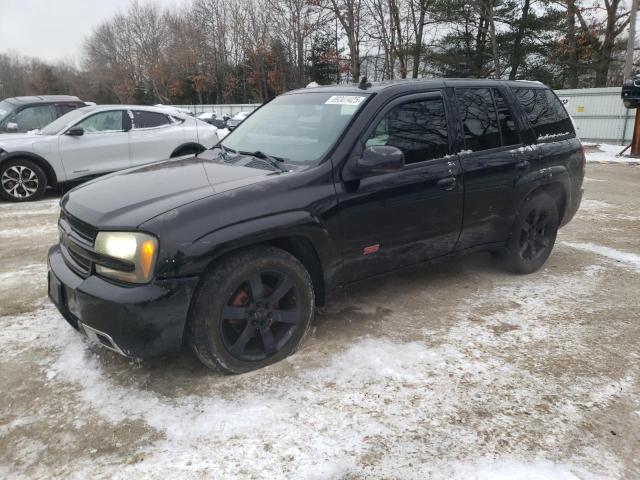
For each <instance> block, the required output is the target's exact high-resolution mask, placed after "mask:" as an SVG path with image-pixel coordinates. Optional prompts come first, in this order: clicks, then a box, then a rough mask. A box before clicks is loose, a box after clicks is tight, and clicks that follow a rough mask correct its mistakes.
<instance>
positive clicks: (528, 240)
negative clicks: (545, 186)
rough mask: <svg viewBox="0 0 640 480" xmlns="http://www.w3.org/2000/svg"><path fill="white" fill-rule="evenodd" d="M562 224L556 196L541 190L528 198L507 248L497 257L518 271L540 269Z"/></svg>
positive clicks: (517, 219)
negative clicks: (554, 197)
mask: <svg viewBox="0 0 640 480" xmlns="http://www.w3.org/2000/svg"><path fill="white" fill-rule="evenodd" d="M559 223H560V222H559V216H558V206H557V204H556V202H555V200H554V199H553V197H551V196H550V195H548V194H547V193H538V194H535V195H534V196H532V197H529V198H527V199H526V200H525V201H524V203H523V205H522V207H521V208H520V212H518V216H517V217H516V220H515V222H514V224H513V228H512V231H511V235H510V236H509V240H508V241H507V246H506V249H505V250H504V251H503V252H500V253H499V254H497V255H495V256H496V257H497V258H499V259H501V261H502V262H503V264H504V265H505V267H506V268H507V269H508V270H510V271H512V272H514V273H521V274H528V273H533V272H535V271H537V270H538V269H540V267H542V265H544V263H545V262H546V261H547V258H549V255H550V254H551V251H552V250H553V245H554V244H555V241H556V237H557V235H558V227H559Z"/></svg>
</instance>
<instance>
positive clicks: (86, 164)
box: [0, 105, 218, 202]
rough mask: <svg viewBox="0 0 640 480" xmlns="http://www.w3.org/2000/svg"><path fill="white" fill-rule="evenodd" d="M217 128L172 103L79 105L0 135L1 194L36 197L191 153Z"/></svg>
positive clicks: (208, 142) (209, 142)
mask: <svg viewBox="0 0 640 480" xmlns="http://www.w3.org/2000/svg"><path fill="white" fill-rule="evenodd" d="M216 132H217V129H216V127H214V126H213V125H209V124H208V123H206V122H203V121H201V120H198V119H196V118H193V117H190V116H189V115H186V114H184V113H182V112H180V111H178V110H176V109H174V108H171V107H142V106H137V105H98V106H89V107H83V108H79V109H77V110H73V111H72V112H69V113H67V114H66V115H63V116H62V117H60V118H58V119H57V120H54V121H53V122H52V123H50V124H49V125H47V126H46V127H44V128H43V129H42V130H39V131H36V132H30V133H27V134H24V133H23V134H6V135H2V137H0V182H1V188H0V195H1V196H2V197H3V198H4V199H6V200H10V201H16V202H22V201H28V200H36V199H37V198H39V197H41V196H42V194H43V193H44V191H45V189H46V188H47V186H51V187H56V186H58V185H60V184H63V183H65V182H77V181H83V180H86V179H89V178H92V177H96V176H99V175H104V174H106V173H110V172H115V171H118V170H123V169H125V168H129V167H135V166H138V165H144V164H147V163H151V162H155V161H158V160H164V159H167V158H170V157H178V156H183V155H193V154H196V153H199V152H201V151H202V150H204V149H207V148H211V147H213V146H214V145H215V144H216V143H218V136H217V134H216Z"/></svg>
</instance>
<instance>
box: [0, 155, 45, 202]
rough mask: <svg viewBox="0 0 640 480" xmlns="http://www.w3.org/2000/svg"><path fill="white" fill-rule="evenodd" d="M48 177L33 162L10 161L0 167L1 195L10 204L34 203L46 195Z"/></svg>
mask: <svg viewBox="0 0 640 480" xmlns="http://www.w3.org/2000/svg"><path fill="white" fill-rule="evenodd" d="M46 189H47V175H46V174H45V173H44V170H43V169H42V168H41V167H40V166H39V165H38V164H36V163H34V162H32V161H31V160H26V159H25V160H22V159H15V160H9V161H8V162H5V163H3V164H2V166H0V195H1V196H2V198H4V199H5V200H8V201H10V202H32V201H34V200H38V199H39V198H40V197H42V195H44V192H45V190H46Z"/></svg>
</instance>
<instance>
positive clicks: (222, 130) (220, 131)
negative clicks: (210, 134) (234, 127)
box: [216, 128, 231, 140]
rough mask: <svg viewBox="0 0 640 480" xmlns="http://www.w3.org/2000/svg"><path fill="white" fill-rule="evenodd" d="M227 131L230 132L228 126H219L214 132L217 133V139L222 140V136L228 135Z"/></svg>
mask: <svg viewBox="0 0 640 480" xmlns="http://www.w3.org/2000/svg"><path fill="white" fill-rule="evenodd" d="M229 133H231V130H229V129H228V128H220V129H218V131H217V132H216V135H218V139H219V140H222V139H223V138H224V137H226V136H227V135H229Z"/></svg>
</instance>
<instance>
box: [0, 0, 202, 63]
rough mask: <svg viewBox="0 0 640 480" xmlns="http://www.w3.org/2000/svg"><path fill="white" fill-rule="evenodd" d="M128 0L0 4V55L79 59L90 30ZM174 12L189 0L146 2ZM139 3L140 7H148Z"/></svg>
mask: <svg viewBox="0 0 640 480" xmlns="http://www.w3.org/2000/svg"><path fill="white" fill-rule="evenodd" d="M130 1H131V0H0V52H3V53H6V52H12V53H19V54H22V55H28V56H32V57H40V58H42V59H44V60H50V61H56V60H71V61H75V60H78V59H79V56H80V53H81V49H82V45H83V41H84V39H85V38H86V37H87V36H88V35H89V34H90V33H91V31H92V29H93V28H94V27H95V26H96V25H98V24H99V23H100V22H102V21H104V20H106V19H108V18H109V17H111V16H112V15H113V14H115V13H117V12H118V11H125V10H126V9H127V7H128V5H129V3H130ZM154 1H155V2H156V3H160V4H161V5H163V6H169V7H172V8H175V7H176V6H179V5H182V4H185V3H190V1H189V0H147V2H154ZM147 2H145V1H142V2H141V3H147Z"/></svg>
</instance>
